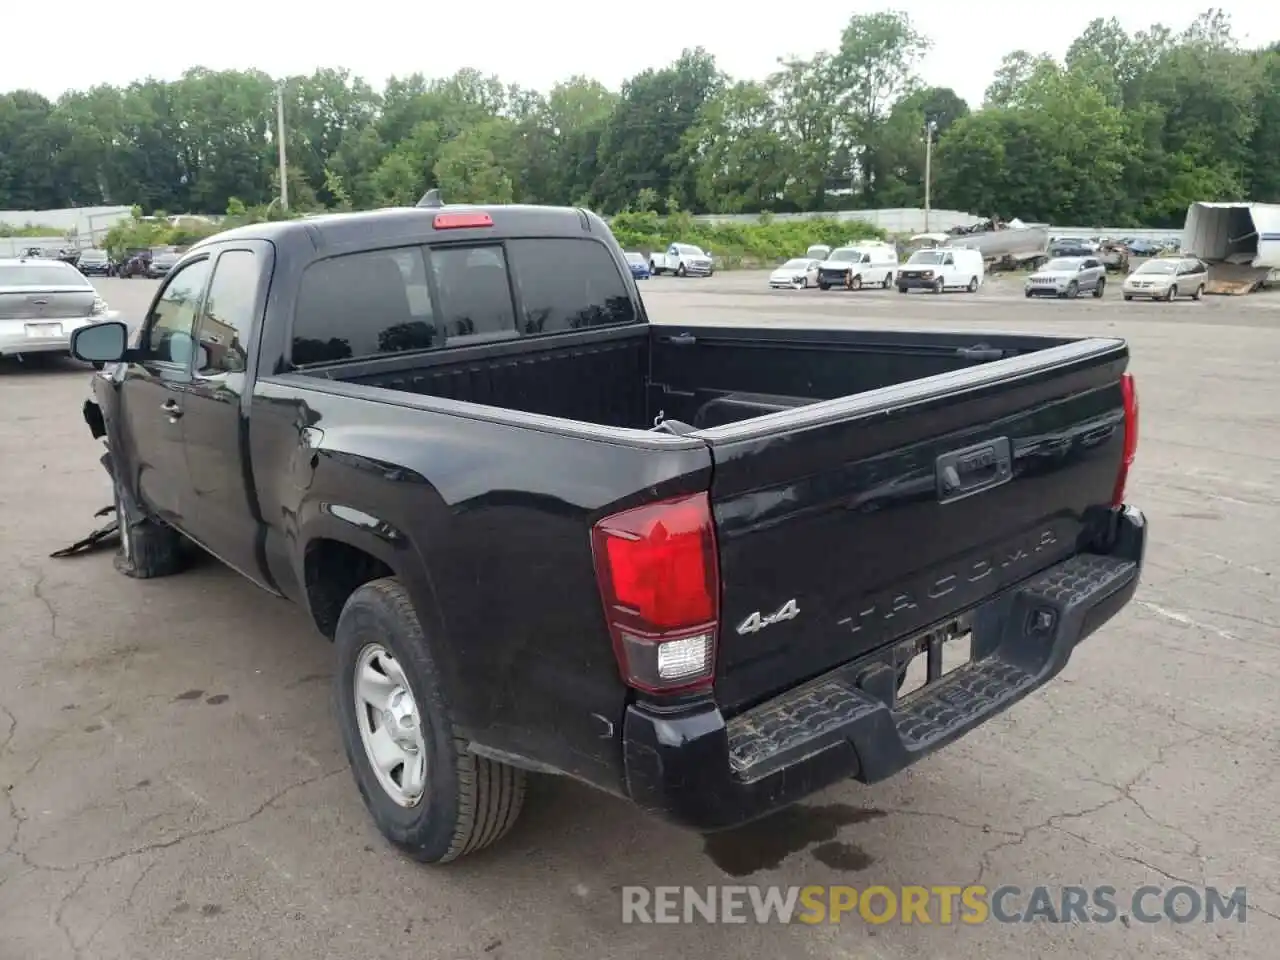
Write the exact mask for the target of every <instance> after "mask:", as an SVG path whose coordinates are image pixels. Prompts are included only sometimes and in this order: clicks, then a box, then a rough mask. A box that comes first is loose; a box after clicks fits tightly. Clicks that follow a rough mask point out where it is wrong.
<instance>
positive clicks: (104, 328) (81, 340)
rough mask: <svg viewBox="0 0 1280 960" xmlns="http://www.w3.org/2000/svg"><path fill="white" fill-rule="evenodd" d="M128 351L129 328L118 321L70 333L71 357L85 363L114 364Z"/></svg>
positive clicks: (96, 324)
mask: <svg viewBox="0 0 1280 960" xmlns="http://www.w3.org/2000/svg"><path fill="white" fill-rule="evenodd" d="M128 349H129V328H128V327H127V326H126V325H125V324H123V323H121V322H120V321H119V320H107V321H106V322H104V323H95V324H91V325H90V326H87V327H81V328H80V329H79V330H73V331H72V333H71V355H72V356H73V357H75V358H76V359H77V360H83V361H85V362H86V363H115V362H117V361H119V360H123V359H124V357H125V354H126V353H127V352H128Z"/></svg>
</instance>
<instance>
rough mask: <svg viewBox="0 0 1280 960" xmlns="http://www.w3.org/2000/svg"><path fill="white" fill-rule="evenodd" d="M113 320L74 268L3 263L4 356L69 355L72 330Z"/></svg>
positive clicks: (0, 323) (0, 347) (0, 321)
mask: <svg viewBox="0 0 1280 960" xmlns="http://www.w3.org/2000/svg"><path fill="white" fill-rule="evenodd" d="M115 318H116V317H115V313H114V312H112V311H110V310H108V309H107V304H106V302H105V301H104V300H103V299H102V298H101V297H99V296H98V291H96V290H95V289H94V288H93V285H92V284H91V283H89V281H88V280H86V279H85V278H84V276H83V275H82V274H81V273H80V271H79V270H77V269H76V268H75V267H73V266H71V264H69V263H63V262H62V261H60V260H36V259H29V260H0V357H11V356H22V355H26V354H37V353H70V352H71V332H72V331H73V330H75V329H76V328H78V327H83V326H84V325H85V324H89V323H97V322H99V321H101V320H111V319H115Z"/></svg>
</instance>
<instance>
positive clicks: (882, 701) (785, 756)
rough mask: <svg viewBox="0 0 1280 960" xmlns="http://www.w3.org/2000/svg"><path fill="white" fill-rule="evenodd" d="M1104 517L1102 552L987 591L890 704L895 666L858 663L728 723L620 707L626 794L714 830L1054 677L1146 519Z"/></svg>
mask: <svg viewBox="0 0 1280 960" xmlns="http://www.w3.org/2000/svg"><path fill="white" fill-rule="evenodd" d="M1116 524H1117V526H1116V532H1115V538H1114V546H1113V548H1112V551H1111V553H1109V554H1108V555H1105V556H1104V555H1101V554H1080V555H1078V556H1076V557H1073V558H1071V559H1069V560H1066V561H1064V562H1062V563H1060V564H1057V565H1056V566H1054V567H1051V568H1049V569H1048V570H1046V571H1043V572H1042V573H1039V574H1037V575H1035V576H1034V577H1031V578H1029V579H1028V580H1025V581H1023V582H1022V583H1020V584H1018V585H1017V586H1015V587H1012V588H1010V589H1009V590H1007V591H1005V592H1004V593H1002V594H999V595H997V596H996V597H993V598H992V599H991V600H990V601H988V602H987V603H986V604H985V605H984V606H983V607H982V608H980V609H979V610H978V611H976V612H975V616H974V623H973V637H972V644H971V649H972V656H973V661H972V663H971V664H970V665H969V666H967V667H963V668H961V669H959V670H957V671H955V672H954V673H952V674H949V675H948V676H946V677H945V678H943V679H942V680H941V681H939V682H938V683H937V684H936V685H934V686H932V687H929V688H927V689H926V690H925V691H922V692H921V693H920V694H919V695H918V696H915V697H912V698H908V699H906V700H904V701H903V702H901V703H896V702H895V695H896V689H897V686H896V680H897V675H896V673H895V672H893V671H892V670H890V669H889V668H888V667H886V666H884V665H883V664H879V663H874V662H873V663H867V662H857V663H853V664H850V665H847V666H845V667H841V668H839V669H837V670H834V671H832V672H831V673H828V674H826V675H824V676H822V677H819V678H818V679H816V680H814V681H812V682H810V683H808V684H805V685H804V686H801V687H798V688H796V689H794V690H790V691H788V692H787V693H784V694H782V695H781V696H779V697H776V698H774V699H773V700H770V701H767V702H765V703H763V704H761V705H760V706H758V707H755V708H753V709H752V710H750V711H748V712H747V713H744V714H742V715H740V716H737V717H735V718H733V719H732V720H731V721H728V722H726V721H725V720H724V718H723V717H722V716H721V714H720V711H719V709H718V708H717V707H716V706H715V705H714V704H712V703H705V704H701V705H698V706H695V707H687V708H683V709H681V710H679V711H676V712H669V713H664V712H659V711H657V710H655V709H653V708H646V707H644V706H642V705H638V704H635V705H632V706H630V707H629V708H628V709H627V714H626V718H625V721H624V729H623V748H624V759H625V764H626V778H627V790H628V793H629V794H630V796H631V798H632V800H634V801H635V802H636V803H637V804H639V805H640V806H641V807H643V808H645V809H646V810H649V811H651V812H654V813H658V814H660V815H663V816H665V817H667V818H668V819H670V820H673V821H675V822H677V823H680V824H683V825H685V826H688V827H693V828H695V829H698V830H704V831H714V830H721V829H725V828H729V827H733V826H737V825H739V824H742V823H745V822H747V821H750V820H753V819H756V818H758V817H760V816H763V815H765V814H768V813H770V812H772V811H774V810H777V809H779V808H780V807H783V806H786V805H787V804H790V803H793V802H795V801H797V800H800V799H802V798H804V797H806V796H808V795H809V794H811V793H813V792H815V791H817V790H820V789H822V788H824V787H826V786H829V785H830V784H833V783H836V782H838V781H840V780H845V779H849V778H854V779H857V780H860V781H862V782H863V783H875V782H877V781H880V780H884V779H885V778H887V777H890V776H892V775H893V774H895V773H898V772H899V771H901V770H903V769H905V768H906V767H908V766H910V765H911V764H913V763H915V762H916V761H918V760H920V759H922V758H924V757H926V756H928V755H929V754H931V753H933V752H934V751H935V750H938V749H941V748H942V747H944V746H946V745H947V744H949V743H951V742H953V741H954V740H957V739H958V738H960V737H961V736H963V735H964V734H966V733H968V732H969V731H970V730H972V729H973V728H974V727H977V726H979V725H980V724H981V723H983V722H985V721H986V720H988V719H990V718H991V717H993V716H995V715H996V714H998V713H1000V712H1002V711H1003V710H1005V709H1006V708H1008V707H1009V706H1011V705H1012V704H1014V703H1016V702H1017V701H1019V700H1021V699H1022V698H1023V697H1025V696H1026V695H1027V694H1029V693H1031V692H1032V691H1033V690H1036V689H1038V688H1039V687H1041V686H1043V685H1044V684H1046V683H1047V682H1048V681H1049V680H1051V679H1053V677H1055V676H1056V675H1057V674H1058V673H1059V672H1060V671H1061V670H1062V668H1063V667H1064V666H1066V664H1067V661H1068V660H1069V659H1070V657H1071V654H1072V652H1073V651H1074V650H1075V647H1076V645H1077V644H1079V643H1080V642H1081V641H1082V640H1084V639H1085V638H1086V637H1087V636H1089V635H1090V634H1091V633H1093V632H1094V631H1095V630H1097V629H1098V628H1099V627H1100V626H1102V625H1103V624H1104V623H1106V622H1107V621H1108V620H1109V619H1111V617H1113V616H1114V615H1115V614H1116V613H1117V612H1118V611H1119V610H1120V609H1121V608H1122V607H1124V605H1125V604H1127V603H1128V602H1129V600H1130V599H1131V598H1132V597H1133V594H1134V591H1135V590H1137V587H1138V581H1139V578H1140V576H1141V572H1142V561H1143V553H1144V551H1145V547H1146V536H1147V523H1146V519H1145V517H1144V516H1143V514H1142V513H1141V511H1139V510H1137V509H1135V508H1132V507H1126V508H1125V509H1124V510H1123V511H1121V512H1120V513H1119V514H1118V515H1117V518H1116ZM886 674H887V675H886Z"/></svg>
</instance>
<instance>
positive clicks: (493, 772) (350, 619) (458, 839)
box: [334, 577, 526, 863]
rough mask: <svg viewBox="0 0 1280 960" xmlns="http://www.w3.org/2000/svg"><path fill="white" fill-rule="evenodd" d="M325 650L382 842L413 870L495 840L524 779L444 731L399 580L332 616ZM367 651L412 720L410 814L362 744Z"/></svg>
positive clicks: (350, 750) (439, 696) (446, 722)
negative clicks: (392, 680) (399, 678)
mask: <svg viewBox="0 0 1280 960" xmlns="http://www.w3.org/2000/svg"><path fill="white" fill-rule="evenodd" d="M334 647H335V649H336V652H337V655H338V671H337V681H336V695H337V698H338V720H339V725H340V727H341V733H342V743H343V746H344V748H345V749H346V752H347V759H348V760H349V761H350V763H351V772H352V775H353V776H354V777H355V781H356V786H357V787H358V788H359V790H360V795H361V796H362V797H363V798H364V803H365V807H366V808H367V809H368V810H369V813H370V815H371V816H372V817H373V821H374V823H375V824H376V825H377V827H378V829H379V830H380V831H381V832H382V835H383V836H384V837H386V838H387V840H389V841H390V842H391V843H392V844H394V845H395V846H396V847H398V848H399V849H401V850H403V851H404V852H405V853H407V854H408V855H409V856H411V857H413V858H414V859H415V860H418V861H420V862H422V863H448V862H450V861H452V860H456V859H458V858H459V857H461V856H464V855H466V854H469V853H475V852H476V851H478V850H481V849H483V848H484V847H487V846H489V845H490V844H491V843H493V842H494V841H496V840H498V839H500V838H501V837H503V836H504V835H505V834H506V833H507V831H509V830H510V829H511V827H512V826H513V825H514V824H515V822H516V820H517V819H518V818H519V816H520V810H521V808H522V807H523V806H524V796H525V783H526V778H525V772H524V771H523V770H519V769H517V768H515V767H512V766H508V765H507V764H503V763H498V762H496V761H494V760H489V759H487V758H485V757H478V756H476V755H475V754H473V753H470V752H468V751H467V745H466V743H465V742H464V741H462V740H460V739H459V738H458V736H457V734H456V733H455V732H454V726H453V720H452V719H451V717H450V714H449V707H448V704H447V703H446V702H445V697H444V691H443V690H442V689H441V685H440V674H439V671H438V670H437V668H436V664H435V662H434V660H433V659H432V656H431V652H430V650H428V648H427V642H426V637H425V635H424V634H423V631H422V626H421V624H420V623H419V621H418V616H417V613H416V612H415V611H414V609H413V604H412V602H411V601H410V600H409V594H408V591H406V590H405V588H404V586H403V585H402V584H401V583H400V581H398V580H396V579H394V578H391V577H387V578H384V579H381V580H374V581H372V582H371V583H366V584H365V585H364V586H362V587H360V588H358V589H357V590H356V591H355V592H354V593H353V594H352V595H351V596H350V598H349V599H348V600H347V602H346V604H345V605H344V606H343V608H342V615H341V616H340V617H339V618H338V629H337V631H336V634H335V636H334ZM375 648H376V649H379V650H382V651H383V652H384V653H386V654H388V655H389V656H390V658H391V659H392V662H393V663H394V664H396V665H397V666H398V667H399V669H400V670H401V671H402V674H403V677H404V679H405V680H406V681H407V683H408V693H409V694H410V696H411V699H412V704H413V706H414V707H416V709H415V710H414V711H413V713H414V714H416V716H417V717H418V720H419V724H418V727H417V728H416V729H418V730H420V731H421V738H420V743H421V749H422V751H423V753H424V755H425V764H426V767H425V769H426V785H425V788H424V792H423V793H422V795H421V797H420V798H419V799H418V800H417V801H416V802H415V803H412V804H411V805H405V804H402V803H401V802H398V801H397V800H396V799H395V798H394V797H393V796H392V794H391V793H389V792H388V791H387V789H386V788H385V787H384V786H383V784H382V782H381V781H380V780H379V776H378V774H377V773H376V772H375V771H374V768H373V765H372V763H371V761H370V759H369V753H368V751H367V750H366V748H365V745H364V736H365V735H364V734H363V733H362V726H361V720H360V716H359V708H358V707H357V705H356V693H355V676H356V668H357V666H359V665H361V664H362V662H364V661H362V657H365V658H367V657H369V656H370V651H372V650H374V649H375ZM381 662H383V663H385V662H386V661H385V660H383V661H381ZM400 702H401V703H403V700H401V701H400ZM366 716H368V715H366ZM368 722H369V721H368V720H366V723H368ZM392 769H393V772H394V769H395V768H392ZM403 775H404V774H403V773H402V777H403ZM393 783H394V781H393Z"/></svg>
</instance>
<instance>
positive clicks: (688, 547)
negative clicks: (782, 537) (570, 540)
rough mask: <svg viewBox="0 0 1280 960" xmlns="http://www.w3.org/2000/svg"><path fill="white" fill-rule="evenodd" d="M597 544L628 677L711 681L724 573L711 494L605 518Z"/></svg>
mask: <svg viewBox="0 0 1280 960" xmlns="http://www.w3.org/2000/svg"><path fill="white" fill-rule="evenodd" d="M591 547H592V552H593V554H594V556H595V565H596V579H597V580H598V581H599V583H600V596H601V598H602V599H603V601H604V609H605V616H606V617H607V619H608V621H609V632H610V633H611V634H612V636H613V649H614V653H615V654H616V655H617V658H618V667H619V669H620V670H621V671H622V679H623V680H624V681H625V682H626V683H627V684H628V685H629V686H632V687H635V688H637V689H640V690H648V691H650V692H654V693H658V692H667V691H671V690H685V689H689V688H691V687H704V686H707V685H709V684H710V683H711V681H712V679H713V675H714V673H715V650H716V627H717V624H718V619H719V614H720V577H719V573H718V571H717V568H716V537H715V525H714V522H713V521H712V517H711V504H710V501H709V500H708V499H707V495H706V494H705V493H697V494H694V495H693V496H690V497H681V498H680V499H677V500H665V501H662V502H660V503H651V504H646V505H645V506H643V507H636V508H635V509H633V510H626V511H624V512H622V513H615V514H614V515H613V516H610V517H605V518H604V519H603V520H601V521H599V522H598V523H597V524H596V525H595V526H594V527H593V528H592V531H591Z"/></svg>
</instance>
